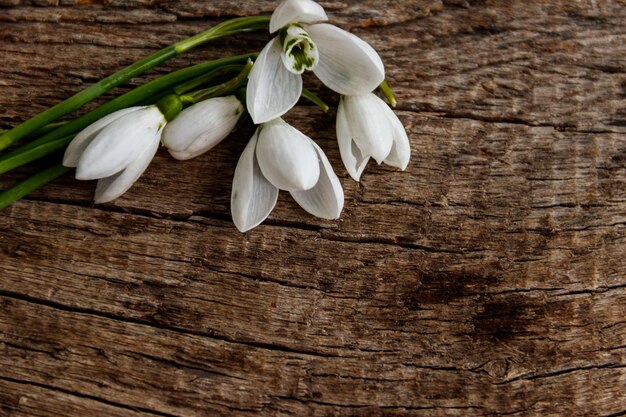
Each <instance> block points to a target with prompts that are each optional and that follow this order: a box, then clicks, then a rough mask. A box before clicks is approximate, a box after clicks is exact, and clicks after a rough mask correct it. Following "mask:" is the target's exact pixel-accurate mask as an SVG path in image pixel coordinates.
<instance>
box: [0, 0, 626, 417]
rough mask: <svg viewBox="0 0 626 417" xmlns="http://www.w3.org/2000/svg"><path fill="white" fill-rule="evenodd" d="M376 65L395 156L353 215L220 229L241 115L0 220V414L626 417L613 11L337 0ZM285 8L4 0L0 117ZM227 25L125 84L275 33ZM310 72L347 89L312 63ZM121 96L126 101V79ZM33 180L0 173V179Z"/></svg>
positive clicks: (329, 124) (625, 137)
mask: <svg viewBox="0 0 626 417" xmlns="http://www.w3.org/2000/svg"><path fill="white" fill-rule="evenodd" d="M322 4H323V5H324V6H325V7H326V8H327V10H328V12H329V14H330V16H331V19H332V20H333V22H335V23H337V24H340V25H342V26H344V27H346V28H348V29H350V30H351V31H352V32H353V33H355V34H358V35H359V36H361V37H363V38H364V39H366V40H367V41H368V42H370V43H371V44H372V45H373V46H374V47H375V48H376V49H377V50H378V51H379V52H380V53H381V55H382V57H383V59H384V61H385V63H386V66H387V72H388V75H389V78H390V80H391V82H392V84H393V85H394V87H395V89H396V90H397V93H398V97H399V99H400V103H401V104H400V106H399V110H398V114H399V116H400V117H401V119H402V121H403V123H404V124H405V126H406V127H407V130H408V132H409V136H410V138H411V145H412V149H413V157H412V160H411V164H410V166H409V168H408V169H407V171H406V172H403V173H401V172H398V171H396V170H394V169H391V168H389V167H385V166H375V165H373V164H371V165H370V166H369V167H368V169H367V170H366V172H365V174H364V176H363V179H362V182H361V183H360V184H358V183H355V182H353V181H352V180H351V179H350V178H349V176H348V175H347V173H346V172H345V170H344V169H343V168H342V166H341V160H340V157H339V152H338V149H337V145H336V141H335V139H334V116H335V113H334V112H333V111H331V112H330V113H328V114H323V113H321V112H319V111H318V110H317V109H315V108H313V107H310V106H308V105H307V104H306V103H302V105H301V106H299V107H298V108H296V109H295V110H294V111H293V112H292V113H290V115H289V117H288V120H289V121H290V122H291V123H293V124H294V125H296V126H297V127H298V128H300V129H301V130H302V131H304V132H305V133H307V134H308V135H310V136H311V137H313V138H314V139H315V140H316V141H317V142H318V143H319V144H320V146H321V147H322V148H323V149H324V150H325V151H326V153H327V154H328V156H329V159H330V161H331V163H332V164H333V165H334V167H335V168H336V170H337V173H338V175H339V176H340V179H341V181H342V184H343V186H344V189H345V192H346V209H345V211H344V214H343V216H342V218H341V219H340V220H339V221H334V222H331V221H325V220H320V219H316V218H313V217H310V216H308V215H306V213H304V212H303V211H302V210H301V209H300V208H299V207H298V206H297V204H295V203H294V202H293V201H292V200H291V199H290V198H289V196H288V195H281V197H280V199H279V203H278V206H277V208H276V209H275V210H274V212H273V213H272V216H271V217H270V219H269V220H268V221H267V222H265V223H264V225H262V226H261V227H259V228H257V229H255V230H254V231H252V232H250V233H248V234H240V233H238V232H237V231H236V229H235V228H234V226H233V225H232V223H231V221H230V208H229V199H230V185H231V181H232V176H233V171H234V167H235V164H236V161H237V159H238V157H239V155H240V153H241V151H242V150H243V147H244V146H245V144H246V142H247V139H248V138H249V137H250V135H251V133H252V128H251V127H249V126H248V127H245V128H243V129H241V130H240V131H238V132H237V133H236V134H234V135H233V136H232V137H231V138H230V139H228V140H227V141H225V142H224V143H222V144H220V145H219V146H218V147H217V148H215V149H214V150H212V151H211V152H210V153H209V154H206V155H203V156H202V157H200V158H198V159H196V160H193V161H189V162H185V163H181V162H176V161H174V160H172V159H171V158H170V157H168V155H167V153H166V152H160V153H159V154H158V155H157V157H156V158H155V160H154V162H153V164H152V165H151V167H150V168H149V170H148V172H146V174H145V175H144V176H143V177H142V178H141V180H140V181H139V182H138V183H137V184H136V185H135V186H134V187H133V188H132V189H131V190H130V191H129V192H128V193H127V194H126V195H125V196H124V197H122V198H120V199H119V200H117V201H115V202H114V203H111V204H107V205H98V206H94V205H93V204H92V203H91V198H92V193H93V188H94V184H93V183H89V182H78V181H75V180H73V179H72V178H71V176H67V177H64V178H61V179H59V180H58V181H56V182H54V183H53V184H50V185H49V186H47V187H46V188H44V189H42V190H39V191H37V192H36V193H34V194H33V195H31V196H30V197H28V198H27V199H25V200H24V201H21V202H19V203H17V204H15V205H14V206H12V207H11V208H9V209H7V210H5V211H4V212H3V213H2V216H1V217H0V265H1V269H0V270H1V272H2V274H1V276H0V415H2V416H4V415H7V416H42V417H43V416H86V415H87V416H91V415H93V416H131V417H135V416H168V417H171V416H206V415H224V416H248V415H263V416H308V415H311V416H368V417H369V416H497V415H520V416H561V415H563V416H603V417H608V416H619V415H626V391H625V389H624V387H625V386H626V257H625V256H624V255H625V254H626V197H625V191H624V190H625V189H626V110H625V109H626V61H625V60H624V56H626V7H625V4H624V2H622V1H619V0H610V1H609V0H595V1H591V0H589V1H577V2H570V1H565V0H559V1H552V2H545V1H538V0H537V1H521V0H515V1H498V0H494V1H464V0H460V1H459V0H455V1H438V0H432V1H430V0H425V1H420V0H415V1H410V0H407V1H384V0H368V1H362V2H357V1H345V2H322ZM274 6H275V2H274V1H249V2H243V3H241V2H234V1H212V2H203V1H185V2H177V1H152V0H110V1H97V0H85V1H83V0H32V1H22V0H0V51H1V52H2V64H0V109H1V111H0V128H9V127H11V126H14V125H16V124H17V123H19V122H20V121H21V120H24V119H25V118H27V117H29V116H32V115H34V114H36V113H37V112H39V111H41V110H43V109H44V108H46V107H47V106H50V105H52V104H54V103H56V102H58V101H60V100H62V99H63V98H65V97H67V96H68V95H71V94H73V93H74V92H76V91H78V90H80V89H81V88H82V87H84V86H85V85H88V84H90V83H93V82H95V81H96V80H98V79H99V78H100V77H103V76H105V75H107V74H110V73H112V72H114V71H115V70H117V69H119V68H121V67H122V66H124V65H127V64H129V63H131V62H133V61H134V60H136V59H139V58H141V57H143V56H145V55H146V54H148V53H149V52H151V51H154V50H156V49H158V48H160V47H162V46H165V45H167V44H169V43H171V42H174V41H176V40H178V39H181V38H184V37H186V36H189V35H191V34H193V33H196V32H198V31H200V30H202V29H204V28H206V27H208V26H210V25H212V24H215V23H216V22H219V21H221V20H223V19H225V18H226V17H229V16H243V15H253V14H258V13H270V12H271V10H272V8H273V7H274ZM264 42H265V37H264V36H253V35H245V36H238V37H236V38H233V39H226V40H220V41H218V42H216V43H214V44H212V45H211V46H208V47H203V48H201V49H199V50H197V51H194V52H193V53H191V54H189V55H186V56H183V57H179V58H177V59H176V60H174V61H172V62H170V63H168V64H167V65H166V66H165V67H163V68H160V69H157V70H155V71H152V72H151V73H150V74H147V75H145V76H143V77H140V78H138V79H136V80H133V82H132V83H131V84H133V85H135V84H138V83H141V82H144V81H145V80H147V79H150V78H153V77H154V76H155V75H156V74H161V73H164V72H167V71H169V70H172V69H175V68H181V67H183V66H186V65H188V64H190V63H192V62H198V61H200V60H203V59H209V58H214V57H219V56H223V55H228V54H232V53H241V52H245V51H254V50H258V49H260V48H261V47H262V46H263V44H264ZM306 82H307V84H308V85H309V86H311V88H312V89H314V90H315V91H318V92H320V94H321V95H322V96H323V97H324V98H325V99H327V100H328V101H329V102H331V103H333V104H334V105H336V104H337V99H336V97H334V96H333V95H332V94H330V93H329V92H328V91H327V90H325V89H323V88H322V87H321V85H320V84H319V83H318V82H316V81H315V80H314V79H313V78H312V77H307V79H306ZM127 88H128V87H123V88H120V89H117V90H116V91H115V92H114V93H119V92H121V91H126V89H127ZM27 171H28V170H22V171H20V172H16V173H11V174H9V175H6V176H3V177H1V178H0V187H2V188H4V187H7V186H9V185H10V184H12V183H13V182H15V181H16V180H17V179H18V178H19V177H20V176H21V175H24V174H25V173H26V172H27Z"/></svg>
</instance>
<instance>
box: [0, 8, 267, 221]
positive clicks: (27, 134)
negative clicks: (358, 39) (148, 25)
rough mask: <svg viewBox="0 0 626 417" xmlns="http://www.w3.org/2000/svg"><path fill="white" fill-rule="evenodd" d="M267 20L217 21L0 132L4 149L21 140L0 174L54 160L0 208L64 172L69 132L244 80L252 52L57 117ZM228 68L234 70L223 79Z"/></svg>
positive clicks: (1, 198)
mask: <svg viewBox="0 0 626 417" xmlns="http://www.w3.org/2000/svg"><path fill="white" fill-rule="evenodd" d="M268 25H269V17H265V16H254V17H243V18H236V19H232V20H229V21H226V22H224V23H221V24H219V25H217V26H214V27H212V28H210V29H208V30H207V31H205V32H202V33H200V34H198V35H196V36H193V37H191V38H189V39H185V40H183V41H180V42H178V43H175V44H173V45H170V46H168V47H167V48H165V49H162V50H160V51H158V52H156V53H154V54H152V55H150V56H148V57H146V58H144V59H142V60H140V61H138V62H136V63H134V64H132V65H130V66H128V67H126V68H124V69H122V70H121V71H118V72H116V73H115V74H113V75H111V76H109V77H106V78H104V79H103V80H101V81H99V82H98V83H96V84H94V85H92V86H90V87H88V88H86V89H84V90H82V91H80V92H79V93H77V94H76V95H74V96H72V97H70V98H69V99H67V100H65V101H63V102H61V103H59V104H57V105H55V106H53V107H51V108H50V109H48V110H46V111H44V112H42V113H40V114H38V115H36V116H34V117H33V118H31V119H29V120H27V121H25V122H24V123H22V124H20V125H18V126H16V127H15V128H13V129H11V130H8V131H6V132H2V133H0V151H5V152H6V149H7V148H9V147H12V148H14V147H15V146H16V144H17V143H18V142H26V143H25V144H24V145H22V146H20V147H17V148H16V149H9V150H8V153H5V154H4V155H0V175H1V174H5V173H7V172H9V171H11V170H13V169H16V168H18V167H21V166H23V165H25V164H28V163H31V162H34V161H37V160H40V159H42V158H46V157H48V156H50V158H46V159H52V160H53V161H54V162H53V163H52V164H51V165H50V166H48V167H46V168H45V169H43V170H42V171H40V172H38V173H36V174H35V175H33V176H31V177H29V178H27V179H26V180H24V181H22V182H20V183H18V184H17V185H15V186H14V187H12V188H9V189H7V190H5V191H4V192H2V193H0V210H1V209H3V208H5V207H7V206H9V205H11V204H13V203H14V202H15V201H17V200H19V199H20V198H22V197H24V196H26V195H27V194H28V193H30V192H32V191H34V190H36V189H38V188H40V187H42V186H43V185H45V184H47V183H48V182H50V181H52V180H54V179H56V178H58V177H59V176H61V175H63V174H64V173H66V172H68V171H69V170H70V168H67V167H64V166H63V165H62V164H61V163H60V160H61V151H63V150H64V149H65V148H66V147H67V145H68V144H69V143H70V142H71V141H72V139H73V138H74V136H76V135H77V134H78V133H79V132H80V131H81V130H83V129H84V128H86V127H87V126H89V125H90V124H92V123H94V122H95V121H97V120H99V119H100V118H102V117H104V116H106V115H108V114H110V113H113V112H115V111H118V110H121V109H124V108H127V107H131V106H136V105H148V104H154V103H156V102H157V101H158V100H160V99H161V98H163V97H165V96H167V95H169V94H176V95H178V96H180V97H181V99H182V100H183V102H185V101H187V102H188V103H192V102H195V101H199V100H204V99H208V98H211V97H215V96H220V95H225V94H228V93H231V92H233V91H235V90H237V89H238V88H240V87H242V86H243V85H244V84H245V79H246V77H247V73H248V72H249V70H250V66H251V64H250V63H249V61H250V59H253V58H255V57H256V55H257V54H256V53H251V54H245V55H238V56H233V57H227V58H222V59H217V60H213V61H207V62H203V63H200V64H197V65H194V66H191V67H189V68H185V69H181V70H178V71H175V72H172V73H170V74H167V75H165V76H162V77H160V78H157V79H155V80H153V81H150V82H148V83H146V84H144V85H141V86H139V87H137V88H135V89H133V90H131V91H129V92H127V93H125V94H123V95H121V96H118V97H116V98H114V99H112V100H111V101H108V102H106V103H104V104H102V105H100V106H99V107H97V108H95V109H94V110H92V111H90V112H88V113H86V114H84V115H83V116H81V117H78V118H76V119H73V120H71V121H65V122H59V120H61V119H62V118H64V117H65V116H67V115H69V114H70V113H72V112H74V111H76V110H78V109H80V108H81V107H83V106H84V105H86V104H87V103H90V102H91V101H93V100H95V99H96V98H98V97H99V96H101V95H103V94H105V93H107V92H108V91H110V90H112V89H113V88H115V87H118V86H120V85H122V84H124V83H126V82H127V81H129V80H130V79H132V78H134V77H137V76H139V75H141V74H143V73H145V72H146V71H148V70H150V69H152V68H154V67H156V66H158V65H160V64H162V63H164V62H165V61H167V60H169V59H171V58H173V57H175V56H178V55H180V54H182V53H185V52H187V51H189V50H190V49H192V48H195V47H197V46H199V45H201V44H204V43H206V42H209V41H211V40H214V39H218V38H221V37H224V36H229V35H235V34H238V33H242V32H250V31H255V30H267V29H268ZM233 73H239V74H238V75H237V76H235V77H234V78H232V79H230V80H227V81H224V79H225V78H227V77H228V76H229V75H231V74H233ZM216 82H217V83H218V84H216ZM207 86H208V87H207ZM199 88H201V89H199ZM198 89H199V90H198ZM193 90H195V91H193Z"/></svg>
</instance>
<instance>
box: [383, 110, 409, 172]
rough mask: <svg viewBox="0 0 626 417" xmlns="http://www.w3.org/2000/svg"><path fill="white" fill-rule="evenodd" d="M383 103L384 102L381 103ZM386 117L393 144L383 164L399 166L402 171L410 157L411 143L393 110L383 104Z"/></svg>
mask: <svg viewBox="0 0 626 417" xmlns="http://www.w3.org/2000/svg"><path fill="white" fill-rule="evenodd" d="M383 104H384V103H383ZM384 108H385V109H386V111H385V112H386V113H387V118H388V120H389V123H390V125H391V129H392V132H393V146H392V147H391V152H390V153H389V156H387V159H385V160H384V162H385V164H387V165H391V166H392V167H396V168H400V169H401V170H402V171H404V170H405V169H406V167H407V166H408V165H409V160H410V159H411V144H410V143H409V136H408V135H407V133H406V129H405V128H404V125H403V124H402V122H401V121H400V119H399V118H398V116H397V115H396V114H395V113H394V112H393V110H392V109H391V108H390V107H389V106H387V105H386V104H385V106H384Z"/></svg>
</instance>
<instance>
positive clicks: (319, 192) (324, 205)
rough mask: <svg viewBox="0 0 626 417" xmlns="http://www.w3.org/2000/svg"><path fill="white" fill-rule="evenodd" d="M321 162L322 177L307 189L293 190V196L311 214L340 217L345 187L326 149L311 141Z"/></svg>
mask: <svg viewBox="0 0 626 417" xmlns="http://www.w3.org/2000/svg"><path fill="white" fill-rule="evenodd" d="M311 143H312V144H313V146H314V147H315V150H316V151H317V155H318V156H319V164H320V179H319V181H318V182H317V184H315V187H313V188H311V189H310V190H306V191H293V192H292V193H291V196H292V197H293V199H294V200H296V201H297V202H298V204H300V206H301V207H302V208H303V209H305V210H306V211H307V212H309V213H310V214H312V215H314V216H317V217H320V218H322V219H328V220H334V219H338V218H339V216H340V215H341V211H342V210H343V200H344V199H343V188H342V187H341V182H339V178H337V175H335V171H333V167H332V166H331V165H330V162H329V161H328V158H327V157H326V155H325V154H324V151H323V150H322V149H321V148H320V147H319V146H317V144H316V143H315V142H313V141H311Z"/></svg>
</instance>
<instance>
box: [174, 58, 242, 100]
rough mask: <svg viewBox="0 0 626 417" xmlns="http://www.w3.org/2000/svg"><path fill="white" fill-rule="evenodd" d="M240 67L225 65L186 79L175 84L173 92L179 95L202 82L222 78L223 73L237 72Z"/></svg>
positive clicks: (205, 82) (206, 82)
mask: <svg viewBox="0 0 626 417" xmlns="http://www.w3.org/2000/svg"><path fill="white" fill-rule="evenodd" d="M242 69H243V65H227V66H224V67H221V68H218V69H216V70H215V71H211V72H209V73H206V74H204V75H201V76H199V77H196V78H194V79H193V80H191V81H188V82H186V83H184V84H180V85H177V86H176V87H174V93H175V94H178V95H179V96H180V95H182V94H185V93H187V92H189V91H191V90H193V89H195V88H198V87H200V86H201V85H203V84H209V83H210V82H212V81H215V80H217V79H219V78H222V77H224V76H225V75H229V74H232V73H239V72H240V71H241V70H242Z"/></svg>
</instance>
